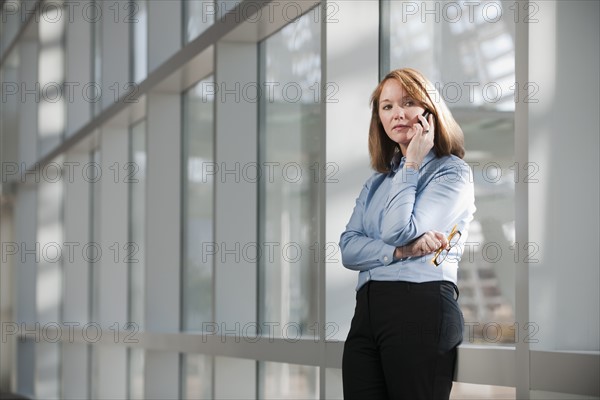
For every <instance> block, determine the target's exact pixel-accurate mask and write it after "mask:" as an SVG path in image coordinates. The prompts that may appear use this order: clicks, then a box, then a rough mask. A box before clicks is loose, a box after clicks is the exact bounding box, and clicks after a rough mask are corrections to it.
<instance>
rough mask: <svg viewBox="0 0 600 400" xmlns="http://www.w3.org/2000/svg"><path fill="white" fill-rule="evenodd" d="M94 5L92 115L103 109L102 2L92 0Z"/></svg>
mask: <svg viewBox="0 0 600 400" xmlns="http://www.w3.org/2000/svg"><path fill="white" fill-rule="evenodd" d="M92 1H93V4H94V6H93V7H90V9H91V11H90V15H89V16H88V18H89V20H90V26H91V28H92V48H93V49H94V50H93V53H92V54H93V61H92V79H93V80H94V85H93V86H92V90H91V92H90V102H91V107H92V115H98V114H100V111H101V110H102V101H101V96H102V89H101V88H102V11H101V10H102V8H101V7H102V4H101V2H100V0H92Z"/></svg>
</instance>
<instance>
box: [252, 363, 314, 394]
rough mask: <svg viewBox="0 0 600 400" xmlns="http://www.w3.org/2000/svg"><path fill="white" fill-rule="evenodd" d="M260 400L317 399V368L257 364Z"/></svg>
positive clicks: (282, 364)
mask: <svg viewBox="0 0 600 400" xmlns="http://www.w3.org/2000/svg"><path fill="white" fill-rule="evenodd" d="M258 367H259V376H260V377H261V379H260V381H259V387H258V398H260V399H318V398H319V368H318V367H311V366H308V365H297V364H284V363H276V362H259V363H258Z"/></svg>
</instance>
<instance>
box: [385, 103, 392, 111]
mask: <svg viewBox="0 0 600 400" xmlns="http://www.w3.org/2000/svg"><path fill="white" fill-rule="evenodd" d="M390 108H392V106H390V105H389V104H386V105H385V106H383V109H384V110H389V109H390Z"/></svg>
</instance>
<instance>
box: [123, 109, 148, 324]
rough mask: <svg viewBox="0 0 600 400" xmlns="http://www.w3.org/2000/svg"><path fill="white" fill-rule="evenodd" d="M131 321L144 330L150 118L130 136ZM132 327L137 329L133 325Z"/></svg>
mask: <svg viewBox="0 0 600 400" xmlns="http://www.w3.org/2000/svg"><path fill="white" fill-rule="evenodd" d="M129 140H130V142H129V150H130V153H129V162H130V164H129V165H128V167H129V175H128V176H129V177H131V179H130V183H129V218H130V220H129V242H130V243H131V246H132V247H131V249H132V254H135V255H134V256H133V257H131V261H130V263H129V318H128V320H129V322H131V323H133V324H135V325H137V329H139V330H143V329H144V290H145V288H144V279H145V278H144V276H145V274H144V270H145V268H146V260H145V254H146V234H145V231H146V154H147V153H146V121H145V120H143V121H141V122H139V123H137V124H136V125H134V126H132V127H131V130H130V137H129ZM128 328H134V326H129V327H128Z"/></svg>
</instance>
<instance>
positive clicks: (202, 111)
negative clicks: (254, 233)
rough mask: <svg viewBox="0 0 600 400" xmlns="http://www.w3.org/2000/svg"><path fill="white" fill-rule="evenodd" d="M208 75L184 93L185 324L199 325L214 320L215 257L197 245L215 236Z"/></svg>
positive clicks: (188, 328) (189, 328)
mask: <svg viewBox="0 0 600 400" xmlns="http://www.w3.org/2000/svg"><path fill="white" fill-rule="evenodd" d="M212 82H213V79H212V77H209V78H207V79H205V80H203V81H201V82H199V83H198V84H196V85H195V86H194V87H192V88H191V89H189V90H188V91H187V92H185V93H184V94H183V140H182V160H183V167H182V174H183V188H182V190H183V193H182V198H183V215H182V218H183V266H182V275H183V277H182V280H181V281H182V299H183V302H182V303H183V304H182V330H184V331H193V330H196V331H198V330H201V329H202V323H203V322H210V321H212V275H213V273H212V270H213V258H212V256H207V255H206V254H205V252H203V251H198V250H199V248H201V246H202V244H203V243H211V242H212V240H213V214H214V211H213V210H214V207H213V192H214V182H213V175H212V174H210V173H207V172H209V171H211V169H210V168H207V166H208V165H210V164H211V163H212V162H213V160H214V155H213V143H214V124H213V108H214V98H213V95H212V93H213V92H212V91H211V90H207V87H209V85H211V86H210V87H212Z"/></svg>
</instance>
